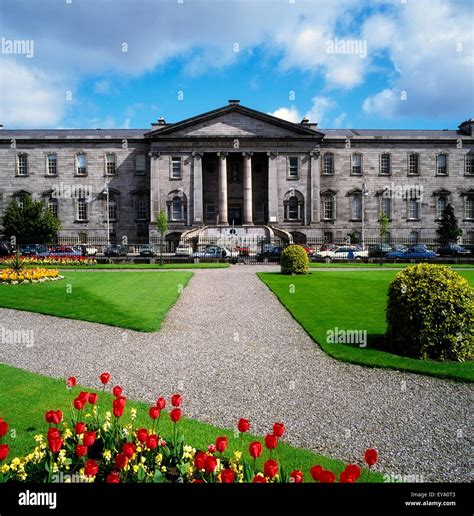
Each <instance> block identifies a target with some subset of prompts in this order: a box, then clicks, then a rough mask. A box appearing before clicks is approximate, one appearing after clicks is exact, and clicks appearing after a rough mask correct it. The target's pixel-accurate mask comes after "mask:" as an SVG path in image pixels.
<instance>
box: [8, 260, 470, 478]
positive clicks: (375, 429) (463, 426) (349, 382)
mask: <svg viewBox="0 0 474 516" xmlns="http://www.w3.org/2000/svg"><path fill="white" fill-rule="evenodd" d="M262 268H263V270H267V271H268V270H270V269H269V267H260V268H257V267H251V266H236V267H232V268H231V269H215V270H212V269H201V270H196V271H194V273H195V275H194V277H193V278H192V279H191V281H190V283H189V285H188V287H187V288H186V289H185V291H184V293H183V295H182V296H181V298H180V299H179V300H178V302H177V303H176V304H175V305H174V307H173V308H172V309H171V311H170V312H169V314H168V316H167V318H166V321H165V323H164V325H163V328H162V330H161V331H160V332H159V333H155V334H144V333H139V332H134V331H130V330H122V329H118V328H113V327H108V326H105V325H100V324H94V323H87V322H82V321H73V320H66V319H59V318H54V317H49V316H43V315H39V314H33V313H28V312H19V311H15V310H6V309H1V310H0V325H2V326H4V327H5V328H8V329H33V330H34V332H35V333H34V337H35V344H34V346H33V347H29V348H27V347H26V346H24V345H10V346H8V347H7V346H4V345H3V346H2V348H1V352H0V359H1V361H2V362H5V363H8V364H12V365H15V366H18V367H21V368H24V369H28V370H31V371H36V372H38V373H42V374H46V375H49V376H54V377H67V376H69V375H76V376H77V377H78V379H79V381H80V382H81V383H82V384H84V385H89V386H91V387H97V384H98V375H99V373H100V372H102V371H110V372H111V373H112V376H113V382H114V385H115V384H120V385H122V386H123V387H124V390H125V392H126V394H127V395H128V396H129V397H130V398H132V399H137V400H144V401H147V402H153V401H154V400H156V397H157V395H167V396H168V395H170V394H171V393H173V392H175V391H180V392H182V393H183V394H184V395H185V400H186V402H185V412H186V414H187V415H189V416H190V417H193V418H197V419H200V420H202V421H206V422H209V423H212V424H215V425H218V426H223V427H228V428H233V427H234V426H235V423H236V421H237V419H238V418H239V417H247V418H249V419H250V420H251V422H252V429H253V431H254V432H255V433H257V434H264V433H266V432H267V431H268V430H269V429H270V428H271V425H272V424H273V422H274V421H277V420H278V421H280V420H281V421H284V422H285V423H286V426H287V434H286V439H287V440H288V441H289V442H291V443H293V444H294V445H297V446H300V447H304V448H309V449H311V450H314V451H316V452H320V453H323V454H326V455H331V456H334V457H338V458H341V459H343V460H347V461H356V460H360V457H361V453H363V451H364V450H365V449H366V448H367V447H371V446H373V447H376V448H378V450H379V452H380V460H379V463H378V469H380V470H381V471H383V472H385V473H393V474H404V475H417V476H418V477H422V478H423V480H424V481H470V480H471V475H470V457H471V456H472V442H470V427H472V421H470V413H471V412H472V393H473V390H472V388H471V386H470V385H469V384H462V383H456V382H451V381H447V380H441V379H436V378H429V377H425V376H420V375H415V374H408V373H400V372H397V371H388V370H382V369H370V368H364V367H361V366H356V365H350V364H345V363H343V362H339V361H336V360H334V359H332V358H330V357H328V356H327V355H326V354H325V353H324V352H323V351H321V350H320V349H319V347H318V346H317V345H315V344H314V343H313V341H312V340H311V339H310V338H309V337H308V335H307V334H306V333H305V332H304V331H303V330H302V328H301V327H300V326H299V325H298V324H297V323H296V322H295V321H294V320H293V318H292V317H291V316H290V314H289V313H288V312H287V311H286V310H285V309H284V308H283V307H282V306H281V305H280V303H279V302H278V300H277V299H276V297H274V296H273V294H272V293H271V292H270V291H269V290H268V289H267V287H266V286H265V285H264V284H263V283H261V282H260V280H259V279H258V278H257V276H256V275H255V271H256V270H259V269H262Z"/></svg>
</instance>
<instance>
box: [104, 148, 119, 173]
mask: <svg viewBox="0 0 474 516" xmlns="http://www.w3.org/2000/svg"><path fill="white" fill-rule="evenodd" d="M115 163H116V162H115V154H113V153H110V154H106V155H105V173H106V174H107V175H108V176H114V175H115V169H116V165H115Z"/></svg>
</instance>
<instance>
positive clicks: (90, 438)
mask: <svg viewBox="0 0 474 516" xmlns="http://www.w3.org/2000/svg"><path fill="white" fill-rule="evenodd" d="M82 442H83V444H84V446H92V445H93V444H94V443H95V432H93V431H92V430H91V431H89V432H85V433H84V435H83V437H82Z"/></svg>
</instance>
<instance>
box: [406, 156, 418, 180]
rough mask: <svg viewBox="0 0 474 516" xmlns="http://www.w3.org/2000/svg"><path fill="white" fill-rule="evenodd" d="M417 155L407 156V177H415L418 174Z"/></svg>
mask: <svg viewBox="0 0 474 516" xmlns="http://www.w3.org/2000/svg"><path fill="white" fill-rule="evenodd" d="M418 162H419V159H418V154H409V155H408V175H410V176H417V175H418V174H419V173H420V170H419V168H418Z"/></svg>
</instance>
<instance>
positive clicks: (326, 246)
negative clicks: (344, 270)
mask: <svg viewBox="0 0 474 516" xmlns="http://www.w3.org/2000/svg"><path fill="white" fill-rule="evenodd" d="M336 249H337V245H334V244H323V245H322V246H321V247H320V248H319V250H318V253H321V252H323V251H335V250H336Z"/></svg>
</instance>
